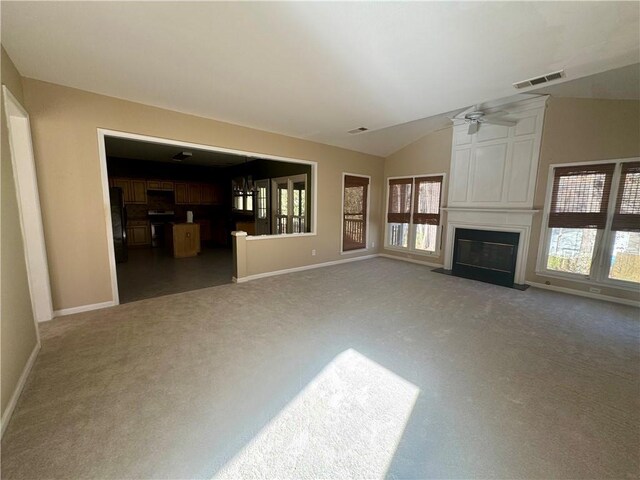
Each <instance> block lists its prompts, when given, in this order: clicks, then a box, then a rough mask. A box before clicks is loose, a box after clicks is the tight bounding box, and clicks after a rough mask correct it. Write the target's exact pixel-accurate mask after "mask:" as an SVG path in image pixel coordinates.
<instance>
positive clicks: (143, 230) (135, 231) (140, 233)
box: [127, 220, 151, 247]
mask: <svg viewBox="0 0 640 480" xmlns="http://www.w3.org/2000/svg"><path fill="white" fill-rule="evenodd" d="M127 245H128V246H130V247H141V246H149V245H151V225H150V223H149V221H148V220H130V221H129V222H127Z"/></svg>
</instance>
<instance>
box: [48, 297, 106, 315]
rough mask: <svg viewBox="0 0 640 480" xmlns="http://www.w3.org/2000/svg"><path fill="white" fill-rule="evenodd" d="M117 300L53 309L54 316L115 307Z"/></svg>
mask: <svg viewBox="0 0 640 480" xmlns="http://www.w3.org/2000/svg"><path fill="white" fill-rule="evenodd" d="M116 305H118V302H116V301H114V300H109V301H108V302H102V303H93V304H91V305H80V306H79V307H71V308H62V309H60V310H54V311H53V316H54V317H64V316H65V315H73V314H74V313H82V312H90V311H91V310H98V309H100V308H107V307H115V306H116Z"/></svg>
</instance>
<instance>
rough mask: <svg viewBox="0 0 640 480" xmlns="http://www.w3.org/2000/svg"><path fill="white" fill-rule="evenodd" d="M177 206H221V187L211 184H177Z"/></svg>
mask: <svg viewBox="0 0 640 480" xmlns="http://www.w3.org/2000/svg"><path fill="white" fill-rule="evenodd" d="M175 199H176V205H219V204H220V203H221V201H222V195H220V186H219V185H214V184H210V183H194V182H176V184H175Z"/></svg>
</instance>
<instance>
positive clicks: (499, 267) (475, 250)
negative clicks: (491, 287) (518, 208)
mask: <svg viewBox="0 0 640 480" xmlns="http://www.w3.org/2000/svg"><path fill="white" fill-rule="evenodd" d="M519 240H520V234H519V233H515V232H501V231H490V230H475V229H468V228H456V229H455V240H454V250H453V264H452V268H451V274H452V275H455V276H458V277H464V278H470V279H473V280H480V281H483V282H488V283H493V284H496V285H503V286H505V287H513V286H514V277H515V271H516V260H517V255H518V242H519Z"/></svg>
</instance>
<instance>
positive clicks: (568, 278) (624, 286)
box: [535, 270, 640, 292]
mask: <svg viewBox="0 0 640 480" xmlns="http://www.w3.org/2000/svg"><path fill="white" fill-rule="evenodd" d="M535 274H536V275H538V276H539V277H549V278H557V279H560V280H566V281H568V282H575V283H581V284H583V285H592V286H594V287H605V288H613V289H615V290H625V291H628V292H638V291H639V290H640V285H634V284H633V283H629V284H622V283H618V282H611V281H609V282H608V281H599V280H592V279H590V278H585V277H583V276H574V275H571V274H563V273H556V272H550V271H548V270H542V271H540V270H536V272H535Z"/></svg>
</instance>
